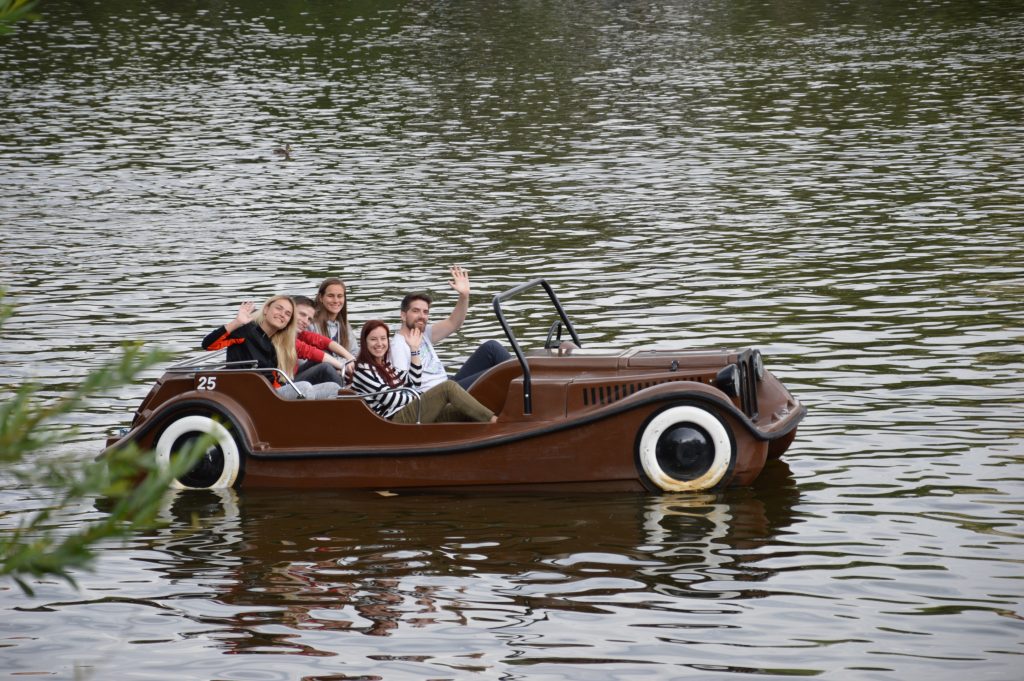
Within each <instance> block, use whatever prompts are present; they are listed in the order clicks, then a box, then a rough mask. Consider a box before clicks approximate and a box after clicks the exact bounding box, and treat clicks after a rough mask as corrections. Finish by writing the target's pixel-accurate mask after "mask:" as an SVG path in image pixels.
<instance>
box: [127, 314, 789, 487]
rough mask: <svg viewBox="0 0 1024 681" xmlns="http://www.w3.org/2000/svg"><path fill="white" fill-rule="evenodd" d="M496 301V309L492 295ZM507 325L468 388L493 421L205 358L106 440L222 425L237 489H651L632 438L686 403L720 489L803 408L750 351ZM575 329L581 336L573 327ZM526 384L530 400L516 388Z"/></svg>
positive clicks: (168, 380)
mask: <svg viewBox="0 0 1024 681" xmlns="http://www.w3.org/2000/svg"><path fill="white" fill-rule="evenodd" d="M552 296H553V294H552ZM556 306H557V302H556ZM495 309H496V310H498V313H499V318H501V313H500V309H499V303H498V300H497V298H496V301H495ZM559 312H560V313H561V309H560V308H559ZM563 319H565V318H564V313H563ZM565 321H566V323H567V324H568V320H567V319H565ZM502 323H503V325H505V324H504V320H503V319H502ZM570 330H571V326H570ZM506 331H508V329H507V326H506ZM508 333H509V337H510V341H511V342H512V344H513V346H514V349H515V350H516V353H517V357H516V358H513V359H510V360H508V361H506V362H505V363H503V364H501V365H498V366H496V367H493V368H492V369H491V370H489V371H488V372H487V373H486V374H484V375H483V376H482V377H481V378H480V379H478V380H477V381H476V383H474V385H473V386H472V388H471V389H470V393H471V394H472V395H473V396H475V397H476V398H477V399H478V400H480V401H481V402H482V403H483V404H485V405H486V406H487V407H489V408H490V409H491V410H492V411H494V412H495V413H496V414H498V421H497V422H496V423H493V424H491V423H435V424H399V423H393V422H391V421H388V420H386V419H383V418H381V417H379V416H377V415H376V414H375V413H374V412H373V411H371V410H370V409H369V408H368V407H367V405H366V404H365V402H364V401H363V400H362V399H361V398H359V397H358V396H355V395H346V394H344V391H343V394H341V395H339V396H338V397H337V398H335V399H326V400H304V399H299V400H285V399H282V398H281V397H279V396H278V395H277V394H276V393H275V392H274V390H273V389H272V387H271V385H270V383H269V382H268V381H267V379H266V378H265V375H263V374H261V373H259V372H257V371H255V370H248V369H235V368H226V367H218V366H216V365H213V366H207V367H195V368H190V367H185V368H172V369H171V370H169V371H168V372H167V373H165V374H164V375H163V376H162V377H161V378H160V379H159V380H158V381H157V383H156V385H155V386H153V388H152V390H151V391H150V393H149V395H148V396H147V397H146V398H145V399H144V400H143V402H142V404H141V405H140V407H139V409H138V411H137V413H136V415H135V419H134V421H133V423H132V427H131V428H130V429H129V430H128V432H127V433H124V434H122V435H120V436H118V437H113V438H111V439H110V440H109V441H108V443H107V444H108V447H120V446H123V445H125V444H127V443H129V442H132V443H135V444H137V445H139V446H141V447H143V448H153V447H155V445H156V443H157V441H158V439H159V438H160V435H161V433H162V432H163V431H164V430H165V429H166V428H167V427H168V426H169V425H170V424H172V423H173V422H175V421H176V420H178V419H180V418H182V417H184V416H187V415H203V416H209V417H212V418H214V419H216V420H218V421H220V422H221V423H223V424H224V425H226V426H227V428H228V430H229V431H230V432H231V434H232V437H233V438H234V441H235V442H236V443H237V445H238V449H239V454H240V457H239V458H240V470H239V474H238V476H237V479H236V481H235V483H234V484H235V486H243V487H298V488H301V487H307V488H310V487H316V488H364V489H375V490H386V489H400V488H464V487H466V486H500V487H507V488H521V487H537V486H542V485H543V486H548V485H579V484H585V485H587V486H589V487H600V488H606V489H609V490H642V489H648V490H652V491H654V490H658V489H659V488H662V486H661V485H659V484H657V482H656V481H653V480H652V479H651V476H649V475H647V474H645V472H644V469H643V468H642V466H641V465H640V462H639V455H638V447H639V437H640V434H641V433H642V432H643V431H644V428H645V424H646V423H647V422H648V421H649V419H651V418H652V416H653V415H655V414H657V413H658V412H660V411H662V410H664V409H666V408H669V407H672V406H675V405H694V406H697V407H699V408H700V409H703V410H705V411H707V412H710V413H711V414H713V415H714V416H715V417H716V418H717V419H718V420H719V421H720V422H721V423H722V424H723V425H724V426H725V428H726V430H727V431H728V433H729V438H730V439H731V442H732V449H733V451H732V453H731V456H732V460H731V461H730V463H729V470H728V472H727V473H726V475H725V476H724V477H722V479H721V480H719V481H718V482H717V483H716V484H715V485H714V486H715V487H716V488H717V487H724V486H726V485H748V484H750V483H752V482H753V481H754V479H755V478H756V477H757V476H758V474H759V473H760V472H761V469H762V468H763V467H764V464H765V461H766V460H767V459H768V458H771V457H778V456H780V455H781V454H782V453H783V452H784V451H785V450H786V449H787V448H788V447H789V445H790V443H791V442H792V440H793V438H794V436H795V434H796V428H797V425H798V424H799V422H800V420H801V419H802V418H803V416H804V413H805V409H804V407H803V406H802V405H801V404H800V403H799V401H797V400H796V399H795V398H794V397H793V396H792V395H790V394H789V392H788V391H787V390H786V388H785V387H784V386H783V385H782V384H781V383H780V382H779V381H778V380H777V379H776V378H775V377H774V376H773V375H772V374H771V373H770V372H769V371H767V370H763V369H761V367H760V366H759V365H758V366H755V360H756V361H757V362H758V363H759V361H760V357H759V356H758V355H757V354H756V351H753V350H749V349H746V350H717V349H716V350H688V351H672V350H643V349H632V350H627V351H625V352H621V353H618V354H608V353H604V354H596V353H588V352H585V351H583V350H580V349H576V348H575V344H568V343H562V344H561V346H560V348H559V347H552V348H551V349H545V350H539V351H536V352H534V353H531V354H524V353H522V352H521V351H520V350H519V348H518V345H517V344H516V341H515V339H514V337H513V336H512V335H511V332H510V331H508ZM573 337H574V339H576V340H578V337H576V335H575V332H574V331H573ZM567 347H572V348H573V349H572V350H571V351H567V350H566V348H567ZM524 363H525V366H526V367H527V368H528V370H529V371H528V373H529V380H524V373H525V372H524ZM730 365H734V366H735V367H736V368H737V370H738V373H739V376H740V381H739V384H740V390H739V391H738V393H739V394H737V395H736V396H733V397H730V396H729V394H728V393H727V391H723V390H722V389H720V388H719V387H718V385H717V384H719V383H721V380H720V372H721V371H722V370H723V368H725V367H728V366H730ZM211 379H212V380H211ZM527 385H529V386H530V390H529V398H530V399H526V396H525V395H524V393H525V392H526V386H527ZM210 386H213V389H210Z"/></svg>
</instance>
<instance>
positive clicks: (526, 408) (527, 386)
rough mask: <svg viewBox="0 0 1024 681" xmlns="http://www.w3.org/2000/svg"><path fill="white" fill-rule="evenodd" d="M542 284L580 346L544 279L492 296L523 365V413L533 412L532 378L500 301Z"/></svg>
mask: <svg viewBox="0 0 1024 681" xmlns="http://www.w3.org/2000/svg"><path fill="white" fill-rule="evenodd" d="M537 286H542V287H543V288H544V290H545V291H546V292H547V294H548V298H549V299H550V300H551V303H552V304H553V305H554V306H555V310H557V311H558V316H559V317H560V318H561V319H562V323H563V324H565V328H567V329H568V330H569V335H571V336H572V340H573V342H574V343H575V344H576V347H582V346H583V344H582V343H580V337H579V336H578V335H576V329H575V328H573V325H572V322H570V321H569V316H568V315H566V314H565V310H564V309H563V308H562V304H561V303H560V302H559V301H558V296H556V295H555V292H554V290H553V289H552V288H551V285H550V284H548V282H547V281H546V280H544V279H533V280H531V281H528V282H526V283H524V284H520V285H519V286H515V287H513V288H510V289H509V290H507V291H505V292H504V293H499V294H498V295H496V296H494V314H495V315H497V317H498V323H499V324H501V328H502V329H504V330H505V335H506V336H507V337H508V342H509V343H510V344H511V345H512V351H513V352H514V353H515V355H516V358H517V359H518V360H519V364H520V365H521V366H522V367H523V413H524V414H532V413H533V395H532V385H533V383H532V378H531V375H530V365H529V364H528V363H527V362H526V355H524V354H523V350H522V348H520V347H519V341H517V340H516V337H515V334H514V333H512V327H510V326H509V324H508V322H507V321H506V320H505V315H504V314H503V313H502V311H501V303H502V302H504V301H506V300H508V299H509V298H512V297H513V296H516V295H518V294H520V293H522V292H523V291H528V290H529V289H531V288H536V287H537Z"/></svg>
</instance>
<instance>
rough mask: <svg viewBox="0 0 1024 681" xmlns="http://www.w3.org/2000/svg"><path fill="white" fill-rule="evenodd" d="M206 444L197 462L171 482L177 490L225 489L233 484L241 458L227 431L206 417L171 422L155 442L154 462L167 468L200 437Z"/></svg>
mask: <svg viewBox="0 0 1024 681" xmlns="http://www.w3.org/2000/svg"><path fill="white" fill-rule="evenodd" d="M203 437H207V438H208V443H207V445H206V447H205V448H204V450H203V452H202V454H201V455H200V457H199V460H198V461H197V462H196V464H195V465H194V466H192V468H190V469H189V470H188V471H186V472H184V473H181V474H179V475H178V476H177V479H175V480H174V482H172V483H171V484H172V486H174V487H176V488H178V489H225V488H228V487H231V486H232V485H234V484H235V480H236V479H237V477H238V470H239V467H240V465H241V457H240V456H239V453H238V444H237V443H236V442H235V438H233V437H232V436H231V433H230V432H228V429H227V428H225V427H224V426H223V425H221V424H220V423H218V422H217V421H214V420H213V419H212V418H210V417H209V416H199V415H195V414H193V415H190V416H182V417H181V418H178V419H176V420H174V421H172V422H171V424H170V425H169V426H167V428H165V429H164V431H163V432H162V433H161V434H160V437H159V438H158V439H157V441H156V457H157V462H158V463H159V464H160V465H161V466H165V467H168V466H170V465H171V461H173V460H174V459H175V458H176V457H177V456H178V455H179V454H181V453H183V452H186V451H188V450H189V449H190V448H191V447H192V446H194V444H195V442H196V441H197V440H199V439H200V438H203Z"/></svg>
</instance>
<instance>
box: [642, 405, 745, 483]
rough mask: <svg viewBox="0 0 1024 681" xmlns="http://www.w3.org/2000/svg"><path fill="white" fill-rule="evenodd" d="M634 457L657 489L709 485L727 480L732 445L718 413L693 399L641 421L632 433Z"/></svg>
mask: <svg viewBox="0 0 1024 681" xmlns="http://www.w3.org/2000/svg"><path fill="white" fill-rule="evenodd" d="M637 459H638V460H639V464H640V468H641V469H642V470H643V474H644V475H645V476H646V478H647V480H648V481H649V482H650V483H651V484H652V485H653V486H654V487H655V488H656V489H659V490H663V491H666V492H684V491H699V490H708V489H712V488H714V487H716V486H718V485H719V484H721V483H724V482H727V481H728V477H727V476H728V474H729V473H730V472H731V471H732V470H733V468H734V467H735V462H736V445H735V442H734V441H733V438H732V435H731V434H730V432H729V428H728V426H726V424H725V423H724V422H723V421H722V419H720V418H719V417H718V416H717V415H715V414H714V413H712V412H711V411H708V410H707V409H705V408H703V407H699V406H696V405H692V404H686V405H676V406H672V407H668V408H667V409H664V410H662V411H660V412H658V413H657V414H655V415H654V416H652V417H651V418H650V419H648V420H647V423H645V424H644V427H643V429H642V430H641V431H640V436H639V437H638V438H637Z"/></svg>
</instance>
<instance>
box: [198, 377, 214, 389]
mask: <svg viewBox="0 0 1024 681" xmlns="http://www.w3.org/2000/svg"><path fill="white" fill-rule="evenodd" d="M216 389H217V377H216V376H200V377H199V383H197V384H196V390H216Z"/></svg>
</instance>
